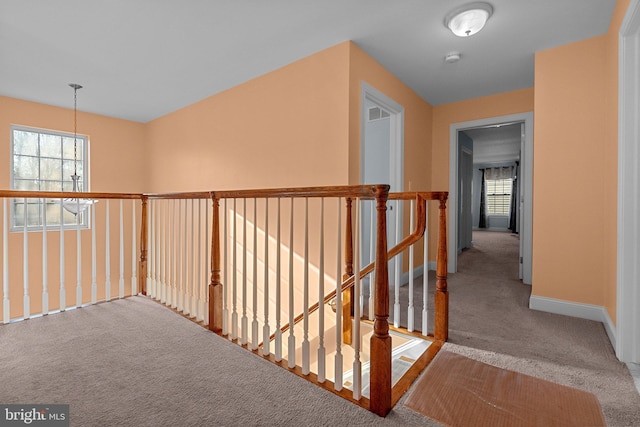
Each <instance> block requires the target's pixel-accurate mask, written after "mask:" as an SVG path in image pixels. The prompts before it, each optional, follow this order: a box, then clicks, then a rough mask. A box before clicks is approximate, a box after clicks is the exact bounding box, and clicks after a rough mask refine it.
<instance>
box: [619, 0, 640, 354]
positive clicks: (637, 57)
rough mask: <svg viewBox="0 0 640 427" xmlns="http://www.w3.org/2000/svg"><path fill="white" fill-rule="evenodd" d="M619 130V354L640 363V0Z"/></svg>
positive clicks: (624, 43)
mask: <svg viewBox="0 0 640 427" xmlns="http://www.w3.org/2000/svg"><path fill="white" fill-rule="evenodd" d="M619 49H620V58H619V61H620V67H619V73H620V76H619V88H618V94H619V99H618V102H619V107H618V111H619V122H618V123H619V132H618V135H619V136H618V138H619V140H618V274H617V276H618V277H617V282H618V283H617V293H616V300H617V322H616V334H615V336H616V341H615V343H614V346H615V348H616V356H617V357H618V359H620V360H622V361H623V362H630V363H640V315H639V314H638V312H639V310H640V289H639V288H638V283H639V282H640V271H639V270H638V268H637V263H638V258H639V257H640V220H639V219H638V206H640V196H638V194H639V193H640V179H639V176H638V169H637V165H638V163H640V149H638V140H639V139H640V128H639V127H638V124H637V118H638V115H639V114H640V83H639V82H638V75H639V74H640V1H638V0H632V2H631V3H630V4H629V8H628V9H627V13H626V15H625V17H624V20H623V21H622V26H621V28H620V46H619Z"/></svg>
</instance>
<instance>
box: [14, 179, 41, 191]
mask: <svg viewBox="0 0 640 427" xmlns="http://www.w3.org/2000/svg"><path fill="white" fill-rule="evenodd" d="M14 188H15V189H16V190H23V191H38V190H39V188H38V181H35V180H30V179H20V180H16V182H15V187H14Z"/></svg>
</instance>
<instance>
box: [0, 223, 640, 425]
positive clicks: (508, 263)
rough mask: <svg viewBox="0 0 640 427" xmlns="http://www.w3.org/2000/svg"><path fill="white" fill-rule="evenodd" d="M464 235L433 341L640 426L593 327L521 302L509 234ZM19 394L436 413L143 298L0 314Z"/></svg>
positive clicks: (626, 387) (169, 412)
mask: <svg viewBox="0 0 640 427" xmlns="http://www.w3.org/2000/svg"><path fill="white" fill-rule="evenodd" d="M474 243H475V247H474V248H473V249H471V250H468V251H465V252H464V253H463V254H462V255H461V256H460V260H459V267H460V272H459V273H457V274H455V275H451V276H450V278H449V290H450V302H451V307H450V329H451V332H450V342H449V343H447V344H445V347H444V348H445V349H446V350H448V351H450V352H454V353H458V354H462V355H464V356H466V357H469V358H472V359H475V360H479V361H482V362H485V363H489V364H491V365H494V366H498V367H502V368H505V369H510V370H513V371H518V372H522V373H525V374H528V375H532V376H535V377H538V378H543V379H547V380H550V381H553V382H556V383H559V384H564V385H568V386H571V387H575V388H578V389H582V390H586V391H589V392H592V393H594V394H595V395H596V396H597V397H598V400H599V401H600V404H601V405H602V409H603V412H604V415H605V419H606V421H607V423H608V425H609V426H612V427H618V426H638V425H640V396H639V395H638V393H637V392H636V390H635V388H634V385H633V381H632V379H631V376H630V374H629V372H628V369H627V368H626V366H625V365H624V364H622V363H620V362H618V361H617V359H616V358H615V355H614V354H613V349H612V348H611V345H610V343H609V341H608V339H607V337H606V333H605V331H604V329H603V327H602V325H601V324H599V323H596V322H591V321H585V320H580V319H572V318H568V317H564V316H558V315H553V314H548V313H541V312H535V311H531V310H529V309H528V308H527V304H528V298H529V289H530V288H529V287H527V286H525V285H522V284H520V282H519V281H518V280H517V263H516V262H517V255H515V256H514V255H513V248H514V245H517V238H515V237H513V236H511V235H509V234H502V233H474ZM515 253H516V254H517V249H516V252H515ZM507 254H510V255H507ZM514 274H515V276H514ZM417 298H418V297H416V299H417ZM417 300H418V299H417ZM403 399H406V397H405V398H403ZM18 402H20V403H68V404H70V405H71V406H70V410H71V425H80V426H91V425H96V426H97V425H100V426H102V425H126V426H129V425H131V426H147V425H149V426H151V425H153V426H165V425H166V426H201V425H227V426H232V425H286V426H289V425H296V426H297V425H350V426H351V425H427V426H436V425H439V424H438V423H436V422H435V421H432V420H429V419H427V418H424V417H421V416H419V415H418V414H416V413H414V412H413V411H411V410H409V409H408V408H406V407H405V406H404V400H401V401H400V402H399V403H398V405H396V407H395V408H394V409H393V410H392V412H391V413H390V414H389V415H388V416H387V418H385V419H382V418H378V417H377V416H375V415H373V414H371V413H370V412H368V411H366V410H363V409H361V408H359V407H357V406H355V405H353V404H351V403H349V402H347V401H345V400H343V399H341V398H340V397H337V396H335V395H333V394H331V393H329V392H326V391H324V390H322V389H319V388H318V387H316V386H314V385H313V384H311V383H309V382H307V381H305V380H304V379H301V378H298V377H296V376H294V375H292V374H290V373H289V372H286V371H285V370H283V369H281V368H279V367H277V366H275V365H272V364H270V363H269V362H266V361H265V360H262V359H261V358H259V357H256V356H254V355H252V354H250V353H249V352H247V351H246V350H244V349H242V348H240V347H238V346H236V345H235V344H232V343H230V342H229V341H227V340H225V339H223V338H220V337H218V336H216V335H214V334H211V333H209V332H208V331H206V330H205V329H204V328H202V327H200V326H198V325H196V324H194V323H192V322H190V321H189V320H186V319H184V318H182V317H181V316H179V315H177V314H175V313H173V312H172V311H170V310H168V309H166V308H164V307H162V306H160V305H159V304H157V303H155V302H153V301H150V300H148V299H146V298H144V297H133V298H129V299H126V300H118V301H114V302H110V303H106V304H100V305H96V306H91V307H87V308H83V309H78V310H72V311H69V312H66V313H62V314H56V315H50V316H46V317H44V318H38V319H32V320H28V321H25V322H18V323H14V324H9V325H3V326H0V403H18Z"/></svg>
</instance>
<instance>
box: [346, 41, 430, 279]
mask: <svg viewBox="0 0 640 427" xmlns="http://www.w3.org/2000/svg"><path fill="white" fill-rule="evenodd" d="M349 48H350V55H349V58H350V60H349V183H351V184H360V183H361V181H360V145H361V131H362V129H361V127H362V125H361V111H362V82H366V83H367V84H369V85H370V86H372V87H374V88H376V89H377V90H378V91H380V92H382V93H383V94H385V95H386V96H388V97H389V98H391V99H393V100H394V101H395V102H397V103H398V104H400V105H402V106H403V107H404V190H405V191H409V190H412V191H432V190H436V189H434V188H432V185H431V174H430V173H429V164H430V163H431V119H432V107H431V105H430V104H429V103H427V102H426V101H425V100H423V99H422V98H420V97H419V96H418V95H417V94H416V93H415V92H413V90H411V88H409V87H408V86H406V85H405V84H404V83H402V82H401V81H400V80H399V79H398V78H397V77H395V76H394V75H393V74H391V73H390V72H389V71H388V70H387V69H385V68H384V67H382V65H380V64H379V63H378V62H376V61H375V60H374V59H373V58H372V57H370V56H369V55H367V54H366V53H365V52H364V51H363V50H362V49H360V47H358V46H357V45H356V44H355V43H353V42H350V43H349ZM409 225H410V223H409V206H408V204H407V206H406V207H405V209H404V222H403V228H404V235H408V234H409V233H410V230H409ZM433 238H434V239H435V235H434V236H433ZM431 253H432V254H434V256H433V257H432V258H433V261H435V252H431ZM403 260H404V267H403V270H404V271H406V270H407V268H408V257H407V255H406V254H405V255H404V257H403ZM414 260H415V266H419V265H422V260H423V252H422V244H421V243H418V244H416V247H415V252H414Z"/></svg>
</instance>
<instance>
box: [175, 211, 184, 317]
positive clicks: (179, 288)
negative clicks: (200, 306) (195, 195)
mask: <svg viewBox="0 0 640 427" xmlns="http://www.w3.org/2000/svg"><path fill="white" fill-rule="evenodd" d="M185 216H186V213H185V215H183V214H182V200H178V223H177V226H178V243H177V245H176V249H177V251H178V253H177V258H178V259H177V263H178V270H177V275H178V276H177V281H176V292H177V297H178V298H177V302H178V303H177V309H178V311H184V280H183V279H184V269H185V265H184V264H185V263H184V262H183V260H184V254H185V250H184V245H183V234H184V233H183V232H182V222H183V218H185Z"/></svg>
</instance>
